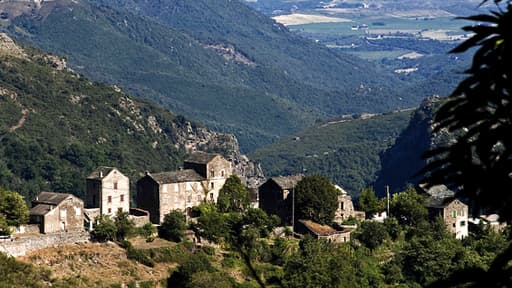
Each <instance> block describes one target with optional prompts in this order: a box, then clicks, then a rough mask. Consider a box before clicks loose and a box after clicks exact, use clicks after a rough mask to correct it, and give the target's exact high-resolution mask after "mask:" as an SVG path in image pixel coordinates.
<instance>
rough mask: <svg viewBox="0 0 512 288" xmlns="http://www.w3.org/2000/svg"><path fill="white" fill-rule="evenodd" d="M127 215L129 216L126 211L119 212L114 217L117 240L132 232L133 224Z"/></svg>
mask: <svg viewBox="0 0 512 288" xmlns="http://www.w3.org/2000/svg"><path fill="white" fill-rule="evenodd" d="M128 216H130V214H129V213H128V212H119V213H117V215H116V217H115V218H114V223H115V225H116V239H117V241H121V240H124V239H125V238H126V237H127V236H129V235H131V234H133V232H134V230H135V224H134V223H133V221H132V220H131V219H130V218H129V217H128Z"/></svg>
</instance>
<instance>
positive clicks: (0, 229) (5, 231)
mask: <svg viewBox="0 0 512 288" xmlns="http://www.w3.org/2000/svg"><path fill="white" fill-rule="evenodd" d="M11 233H12V231H11V229H10V228H9V225H7V220H6V219H5V216H4V215H2V214H0V236H2V235H11Z"/></svg>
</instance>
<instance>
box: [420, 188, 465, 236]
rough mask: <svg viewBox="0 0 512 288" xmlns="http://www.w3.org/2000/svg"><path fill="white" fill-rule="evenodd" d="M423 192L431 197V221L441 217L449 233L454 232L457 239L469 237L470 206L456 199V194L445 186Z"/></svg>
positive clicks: (429, 204) (429, 208) (429, 209)
mask: <svg viewBox="0 0 512 288" xmlns="http://www.w3.org/2000/svg"><path fill="white" fill-rule="evenodd" d="M420 187H421V188H423V190H424V191H425V192H426V193H428V194H429V195H430V198H429V201H428V204H427V208H428V211H429V216H430V217H431V219H434V218H436V217H441V218H442V219H443V221H444V223H445V224H446V227H447V229H448V231H450V232H452V233H453V234H454V235H455V238H457V239H463V238H465V237H467V236H468V226H469V223H468V220H469V217H468V212H469V208H468V205H466V204H464V203H463V202H461V201H460V200H459V199H457V198H455V192H453V191H451V190H450V189H448V188H447V187H446V186H445V185H436V186H433V187H430V188H428V189H425V186H424V185H423V186H422V185H420Z"/></svg>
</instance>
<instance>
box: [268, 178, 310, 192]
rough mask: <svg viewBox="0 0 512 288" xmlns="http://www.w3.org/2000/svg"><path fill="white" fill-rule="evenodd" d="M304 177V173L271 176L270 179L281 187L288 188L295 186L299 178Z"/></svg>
mask: <svg viewBox="0 0 512 288" xmlns="http://www.w3.org/2000/svg"><path fill="white" fill-rule="evenodd" d="M302 178H304V175H292V176H278V177H272V178H271V179H272V181H274V182H275V183H276V184H277V185H278V186H279V187H280V188H281V189H283V190H288V189H293V188H295V186H297V183H299V181H300V180H302Z"/></svg>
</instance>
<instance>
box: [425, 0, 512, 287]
mask: <svg viewBox="0 0 512 288" xmlns="http://www.w3.org/2000/svg"><path fill="white" fill-rule="evenodd" d="M485 2H487V1H484V2H483V3H485ZM494 3H495V5H496V6H497V7H496V11H491V13H490V14H480V15H474V16H470V17H467V18H465V19H467V20H471V21H477V22H478V24H477V25H473V26H466V27H464V28H463V29H464V30H466V31H469V32H472V33H474V35H473V36H472V37H471V38H470V39H468V40H466V41H465V42H463V43H462V44H460V45H459V46H458V47H457V48H455V49H454V50H453V51H452V52H456V53H457V52H463V51H467V50H468V49H471V48H476V49H477V50H476V52H475V54H474V57H473V63H472V66H471V68H469V69H468V70H467V71H466V74H467V77H466V79H464V81H462V82H461V83H460V84H459V86H458V87H457V88H456V89H455V91H453V93H452V95H451V96H450V97H449V98H448V99H447V100H446V102H445V103H443V105H442V106H441V107H440V108H439V111H438V112H437V113H436V116H435V119H434V120H435V123H434V124H435V131H439V130H441V129H446V130H449V131H451V132H453V133H454V137H455V139H456V141H453V142H451V143H448V144H446V145H444V146H442V147H440V148H437V149H433V150H431V151H430V152H429V153H428V155H427V157H430V160H431V162H430V163H429V164H428V165H427V166H426V167H425V169H424V171H428V172H430V174H429V175H428V177H427V180H428V182H429V183H430V184H431V185H433V184H437V183H444V184H447V185H448V186H452V187H464V188H463V189H461V190H459V191H457V196H460V197H465V198H467V199H469V201H470V204H471V205H472V208H473V209H474V211H481V210H482V209H489V210H490V211H495V212H497V213H498V214H499V216H500V220H501V221H510V220H511V219H512V213H511V209H510V208H511V206H512V198H511V196H510V194H509V193H503V190H502V187H508V186H509V185H510V184H511V178H510V173H511V169H512V165H511V162H510V161H511V160H512V157H511V151H512V147H511V146H510V145H511V142H510V136H509V133H508V131H510V129H511V125H512V119H511V117H510V115H511V113H510V112H511V107H512V103H511V101H510V97H511V90H512V87H511V83H510V77H511V76H512V70H511V67H512V66H511V65H509V64H510V63H512V62H511V58H510V55H511V53H510V52H511V46H510V41H511V40H512V39H511V38H510V33H508V32H507V31H508V27H509V26H510V20H511V19H512V4H511V2H510V1H501V0H497V1H494ZM500 252H501V253H500V254H498V255H497V256H496V258H495V259H494V260H493V263H492V265H490V266H489V267H460V268H459V269H457V272H455V273H453V274H452V275H451V276H450V278H449V279H441V281H439V282H438V285H439V286H445V287H446V286H452V287H460V286H464V287H482V286H488V287H503V286H510V285H511V284H512V280H511V278H510V275H512V268H511V267H510V265H509V264H508V263H509V262H510V260H511V259H512V244H510V243H508V247H507V248H506V249H505V250H504V251H500ZM442 280H446V281H442Z"/></svg>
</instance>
